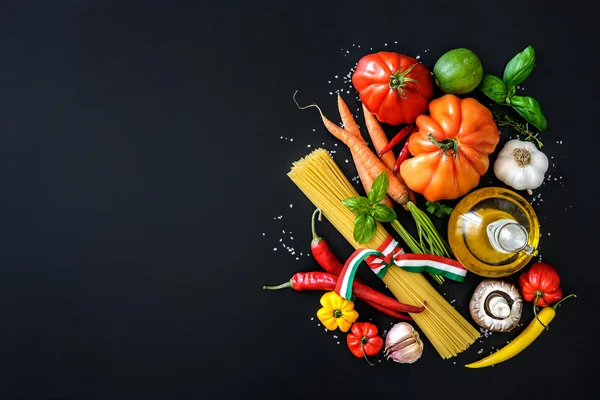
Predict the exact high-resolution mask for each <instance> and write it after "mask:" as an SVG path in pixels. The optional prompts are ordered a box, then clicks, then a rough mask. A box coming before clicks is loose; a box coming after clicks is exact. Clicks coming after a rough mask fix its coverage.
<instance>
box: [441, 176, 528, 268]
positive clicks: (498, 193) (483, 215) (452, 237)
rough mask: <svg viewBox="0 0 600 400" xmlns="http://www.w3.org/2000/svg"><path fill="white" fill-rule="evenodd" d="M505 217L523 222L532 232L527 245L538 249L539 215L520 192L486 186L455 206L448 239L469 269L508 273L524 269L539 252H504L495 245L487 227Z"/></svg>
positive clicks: (458, 257)
mask: <svg viewBox="0 0 600 400" xmlns="http://www.w3.org/2000/svg"><path fill="white" fill-rule="evenodd" d="M505 218H506V219H511V220H514V221H516V222H517V223H519V224H521V225H523V226H524V227H525V228H526V230H527V232H528V235H529V238H528V244H530V245H531V246H533V247H535V248H537V245H538V241H539V222H538V219H537V216H536V214H535V212H534V211H533V208H532V207H531V205H530V204H529V203H528V202H527V201H526V200H525V199H524V198H523V197H521V196H520V195H518V194H517V193H515V192H513V191H511V190H508V189H504V188H495V187H491V188H484V189H479V190H477V191H474V192H472V193H470V194H468V195H467V196H465V197H464V198H463V199H462V200H461V201H460V202H459V203H458V204H457V205H456V207H455V208H454V210H453V212H452V215H451V216H450V220H449V223H448V242H449V244H450V247H451V249H452V252H453V253H454V255H455V257H456V258H457V259H458V260H459V261H460V262H461V263H462V264H463V265H464V266H465V268H467V269H468V270H469V271H471V272H473V273H475V274H477V275H481V276H485V277H490V278H497V277H502V276H507V275H510V274H513V273H515V272H517V271H518V270H520V269H521V268H523V267H524V266H525V265H526V264H527V263H528V262H529V260H530V259H531V257H532V256H533V255H535V254H536V253H537V252H534V253H533V254H527V253H525V252H523V251H521V252H517V253H502V252H499V251H497V250H496V249H494V248H493V247H492V245H491V243H490V240H489V238H488V233H487V230H486V228H487V226H488V225H489V224H490V223H491V222H494V221H498V220H500V219H505Z"/></svg>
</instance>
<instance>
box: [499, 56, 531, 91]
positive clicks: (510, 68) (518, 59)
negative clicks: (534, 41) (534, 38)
mask: <svg viewBox="0 0 600 400" xmlns="http://www.w3.org/2000/svg"><path fill="white" fill-rule="evenodd" d="M534 65H535V51H534V50H533V47H531V46H527V48H526V49H525V50H523V51H522V52H520V53H519V54H517V55H516V56H514V57H513V58H512V59H511V60H510V61H509V62H508V64H506V67H505V68H504V76H503V79H504V83H506V86H513V85H514V86H516V85H518V84H520V83H521V82H523V81H524V80H525V78H527V77H528V76H529V74H530V73H531V71H532V70H533V67H534Z"/></svg>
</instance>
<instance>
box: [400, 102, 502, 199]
mask: <svg viewBox="0 0 600 400" xmlns="http://www.w3.org/2000/svg"><path fill="white" fill-rule="evenodd" d="M416 124H417V129H418V130H417V131H415V132H413V134H412V135H411V136H410V138H409V143H408V149H409V151H410V153H411V154H412V155H413V156H414V157H412V158H409V159H408V160H406V161H404V162H403V163H402V165H400V174H401V175H402V178H403V179H404V182H406V185H407V186H408V187H409V188H410V189H412V190H413V191H415V192H417V193H421V194H422V195H423V196H424V197H425V199H427V200H428V201H438V200H451V199H456V198H457V197H460V196H462V195H463V194H465V193H467V192H468V191H469V190H471V189H473V188H474V187H475V186H477V185H478V184H479V179H480V177H481V176H482V175H483V174H485V172H486V171H487V170H488V167H489V165H490V161H489V157H488V156H489V155H490V154H491V153H493V152H494V149H495V148H496V145H497V144H498V141H499V140H500V134H499V132H498V126H497V125H496V122H494V117H493V115H492V113H491V111H490V110H488V109H487V108H486V107H485V106H484V105H482V104H481V103H479V102H478V101H477V100H475V99H473V98H465V99H460V98H459V97H457V96H454V95H452V94H447V95H444V96H442V97H440V98H438V99H434V100H432V101H431V102H430V103H429V115H419V116H418V117H417V120H416Z"/></svg>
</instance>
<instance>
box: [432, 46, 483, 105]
mask: <svg viewBox="0 0 600 400" xmlns="http://www.w3.org/2000/svg"><path fill="white" fill-rule="evenodd" d="M433 77H434V78H435V84H436V85H437V86H438V87H439V88H440V90H441V91H442V92H444V93H452V94H456V95H462V94H467V93H469V92H472V91H473V90H475V88H476V87H477V86H478V85H479V83H480V82H481V78H483V65H481V61H480V60H479V57H477V55H476V54H475V53H473V52H472V51H471V50H469V49H465V48H458V49H454V50H450V51H448V52H447V53H445V54H444V55H442V56H441V57H440V58H439V60H437V62H436V63H435V65H434V66H433Z"/></svg>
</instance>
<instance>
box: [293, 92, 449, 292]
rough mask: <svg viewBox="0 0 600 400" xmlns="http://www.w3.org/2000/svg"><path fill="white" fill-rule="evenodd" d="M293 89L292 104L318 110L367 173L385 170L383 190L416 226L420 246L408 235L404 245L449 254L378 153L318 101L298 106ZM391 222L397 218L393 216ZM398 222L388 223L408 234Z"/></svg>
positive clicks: (442, 240)
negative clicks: (325, 111) (332, 117)
mask: <svg viewBox="0 0 600 400" xmlns="http://www.w3.org/2000/svg"><path fill="white" fill-rule="evenodd" d="M297 92H298V91H296V92H295V93H294V96H293V99H294V102H295V103H296V106H297V107H298V108H299V109H301V110H305V109H307V108H311V107H315V108H316V109H317V110H318V111H319V114H320V115H321V120H322V121H323V124H324V125H325V127H326V128H327V130H328V131H329V132H330V133H331V134H332V135H333V136H335V137H337V138H338V139H340V140H341V141H342V142H343V143H344V144H346V145H347V146H348V147H349V148H350V150H351V151H352V153H353V157H355V159H356V160H357V162H359V163H361V164H363V166H364V167H365V168H366V170H367V172H368V174H369V175H370V176H371V177H372V178H373V179H375V178H376V177H377V176H379V174H380V173H382V172H385V174H386V175H387V177H388V188H387V194H388V195H389V196H390V197H391V198H392V199H393V200H394V201H395V202H397V203H398V204H402V205H406V207H407V208H408V210H409V212H410V213H411V215H412V217H413V219H414V221H415V224H416V226H417V231H418V234H419V239H420V241H421V246H417V245H416V241H414V239H412V241H411V240H410V239H411V238H412V237H411V238H409V240H405V242H406V243H407V245H409V243H410V242H412V243H411V244H412V245H414V246H415V250H412V249H411V250H412V251H413V252H414V253H418V254H423V253H427V252H428V253H430V254H435V255H439V256H446V257H450V247H449V246H448V244H447V243H446V242H445V241H444V239H443V238H442V237H441V236H440V234H439V232H438V231H437V230H436V228H435V225H434V224H433V222H432V221H431V219H430V218H429V217H428V216H427V214H425V213H424V212H423V211H422V210H420V209H419V207H417V206H416V205H415V203H414V202H413V201H411V200H410V197H409V194H408V189H407V188H406V186H405V185H404V184H403V183H402V182H401V181H400V180H399V179H398V177H397V176H396V175H395V174H394V173H393V172H392V170H391V169H389V168H388V167H386V166H385V164H383V162H382V161H381V160H380V159H379V157H377V155H375V154H373V152H372V151H371V149H369V147H368V146H367V144H366V143H365V141H364V139H363V140H361V139H359V138H357V137H356V136H354V135H353V134H351V133H350V132H348V131H347V130H345V129H342V128H340V127H339V126H337V125H336V124H334V123H333V122H331V121H330V120H329V119H327V117H325V115H324V114H323V112H322V111H321V108H320V107H319V106H318V105H316V104H314V103H313V104H309V105H307V106H304V107H302V106H300V105H299V104H298V101H297V100H296V93H297ZM393 222H397V220H396V221H393ZM399 225H400V223H399V222H398V223H394V224H392V226H393V227H394V229H395V230H396V231H397V232H398V234H400V235H401V237H402V238H403V239H404V235H408V232H406V230H405V229H404V228H402V229H399V228H398V226H399ZM400 227H401V225H400ZM408 236H410V235H408ZM423 239H425V241H426V242H427V244H428V245H429V251H425V245H424V243H423ZM409 246H410V245H409ZM431 275H432V277H433V278H434V279H435V280H436V281H437V282H438V283H440V284H441V283H442V282H443V277H441V276H439V275H436V274H431Z"/></svg>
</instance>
